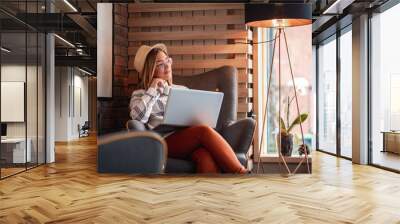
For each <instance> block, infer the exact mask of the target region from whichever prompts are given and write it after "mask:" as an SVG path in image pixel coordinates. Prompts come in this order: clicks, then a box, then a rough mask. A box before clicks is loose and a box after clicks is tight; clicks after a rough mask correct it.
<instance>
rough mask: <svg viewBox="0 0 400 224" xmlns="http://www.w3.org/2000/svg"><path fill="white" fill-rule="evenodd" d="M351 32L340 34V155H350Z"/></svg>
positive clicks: (348, 30) (349, 30) (349, 29)
mask: <svg viewBox="0 0 400 224" xmlns="http://www.w3.org/2000/svg"><path fill="white" fill-rule="evenodd" d="M351 48H352V32H351V26H349V27H348V28H347V30H344V31H343V33H342V34H341V36H340V155H341V156H344V157H348V158H351V157H352V148H351V141H352V137H351V136H352V97H353V94H352V74H353V72H352V49H351Z"/></svg>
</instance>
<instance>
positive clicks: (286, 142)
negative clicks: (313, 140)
mask: <svg viewBox="0 0 400 224" xmlns="http://www.w3.org/2000/svg"><path fill="white" fill-rule="evenodd" d="M293 99H294V97H293V98H292V99H290V97H288V100H287V102H288V104H287V110H286V122H285V121H284V119H283V118H282V117H280V118H279V122H280V137H281V140H280V141H279V135H278V138H277V139H278V148H279V146H281V147H280V148H281V153H282V155H283V156H291V155H292V151H293V134H292V133H291V131H292V130H293V128H294V127H296V126H297V125H299V124H300V123H304V121H305V120H307V117H308V113H301V114H300V115H299V116H297V117H296V118H295V119H294V120H293V122H292V123H289V115H290V104H291V103H292V101H293ZM289 124H290V125H289ZM307 151H308V150H307Z"/></svg>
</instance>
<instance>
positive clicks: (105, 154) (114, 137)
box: [97, 131, 167, 174]
mask: <svg viewBox="0 0 400 224" xmlns="http://www.w3.org/2000/svg"><path fill="white" fill-rule="evenodd" d="M166 160H167V144H166V143H165V141H164V139H162V138H161V137H160V136H159V135H158V134H156V133H153V132H148V131H143V132H126V131H123V132H120V133H116V134H111V135H107V136H103V137H101V138H100V139H99V141H98V156H97V170H98V172H100V173H142V174H144V173H154V174H156V173H163V172H164V169H165V164H166Z"/></svg>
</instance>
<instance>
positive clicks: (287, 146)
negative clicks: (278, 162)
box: [277, 132, 293, 156]
mask: <svg viewBox="0 0 400 224" xmlns="http://www.w3.org/2000/svg"><path fill="white" fill-rule="evenodd" d="M277 139H279V135H278V136H277ZM280 143H281V144H279V140H278V147H279V145H282V147H281V153H282V155H283V156H291V155H292V151H293V135H292V134H287V133H284V132H282V133H281V141H280Z"/></svg>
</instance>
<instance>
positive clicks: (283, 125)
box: [279, 117, 286, 131]
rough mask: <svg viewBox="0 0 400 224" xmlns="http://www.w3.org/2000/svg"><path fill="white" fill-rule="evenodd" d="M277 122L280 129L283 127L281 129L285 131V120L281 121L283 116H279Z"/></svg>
mask: <svg viewBox="0 0 400 224" xmlns="http://www.w3.org/2000/svg"><path fill="white" fill-rule="evenodd" d="M279 122H281V129H283V130H285V131H286V125H285V121H283V118H282V117H280V118H279Z"/></svg>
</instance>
